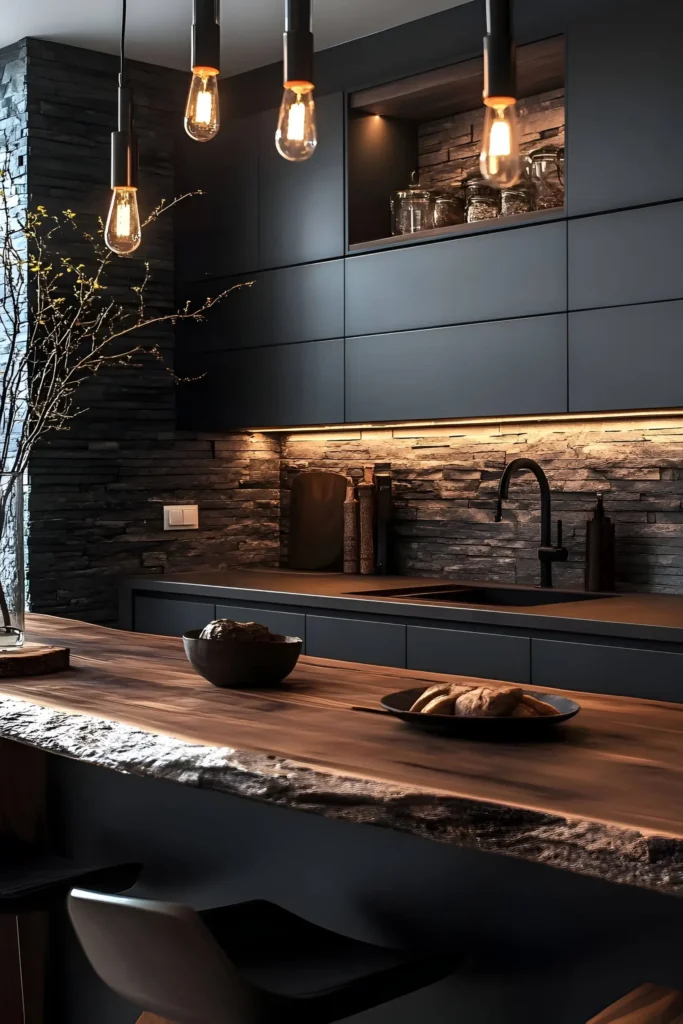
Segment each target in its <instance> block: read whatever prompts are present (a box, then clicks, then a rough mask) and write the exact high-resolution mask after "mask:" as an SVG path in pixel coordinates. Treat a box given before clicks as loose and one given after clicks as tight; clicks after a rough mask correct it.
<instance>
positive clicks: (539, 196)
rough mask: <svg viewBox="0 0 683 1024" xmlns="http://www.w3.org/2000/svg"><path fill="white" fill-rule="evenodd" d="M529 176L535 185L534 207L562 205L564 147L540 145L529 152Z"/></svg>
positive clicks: (539, 208) (547, 208) (546, 207)
mask: <svg viewBox="0 0 683 1024" xmlns="http://www.w3.org/2000/svg"><path fill="white" fill-rule="evenodd" d="M529 176H530V178H531V180H532V181H533V182H534V184H535V185H536V209H537V210H553V209H555V208H556V207H558V206H564V147H559V146H542V147H541V148H540V149H534V150H533V152H531V153H529Z"/></svg>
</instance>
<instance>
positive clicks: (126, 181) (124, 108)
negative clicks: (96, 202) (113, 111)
mask: <svg viewBox="0 0 683 1024" xmlns="http://www.w3.org/2000/svg"><path fill="white" fill-rule="evenodd" d="M137 186H138V146H137V140H136V138H135V133H134V132H133V96H132V93H131V91H130V89H129V88H128V87H127V86H125V85H123V84H122V80H121V76H120V75H119V127H118V131H115V132H112V133H111V187H112V188H137Z"/></svg>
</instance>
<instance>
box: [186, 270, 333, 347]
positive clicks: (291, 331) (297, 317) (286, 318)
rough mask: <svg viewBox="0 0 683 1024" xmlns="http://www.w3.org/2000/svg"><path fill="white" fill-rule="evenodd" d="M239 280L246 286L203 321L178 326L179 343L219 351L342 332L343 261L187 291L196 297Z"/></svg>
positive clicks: (320, 339) (232, 280) (279, 343)
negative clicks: (179, 329) (208, 288)
mask: <svg viewBox="0 0 683 1024" xmlns="http://www.w3.org/2000/svg"><path fill="white" fill-rule="evenodd" d="M243 282H246V285H247V286H245V287H242V288H237V289H236V290H235V291H234V292H233V293H232V294H231V295H228V296H226V298H225V299H224V300H223V301H222V302H221V303H220V304H219V305H218V306H216V307H215V309H213V310H211V312H209V313H208V314H207V316H206V320H205V321H204V322H203V323H195V322H194V321H189V322H186V323H185V324H182V325H179V327H180V328H182V330H181V331H179V337H180V338H181V340H180V342H179V344H181V345H183V344H187V345H188V346H189V347H190V348H194V349H195V350H196V351H220V350H223V349H233V348H252V347H254V348H257V347H259V346H263V345H290V344H292V343H295V342H299V341H322V340H324V339H327V338H340V337H341V336H342V335H343V334H344V261H343V260H330V261H329V262H326V263H311V264H307V265H306V266H301V267H286V268H285V269H283V270H269V271H267V272H266V273H262V274H254V275H251V276H250V277H246V278H245V277H240V278H228V279H225V278H223V279H222V280H220V281H214V282H212V287H211V290H210V291H208V290H207V287H206V285H204V286H200V287H195V288H194V289H193V290H192V293H191V296H192V298H193V299H195V300H197V301H202V300H204V299H205V298H206V295H207V294H215V293H217V292H219V291H221V290H222V289H224V288H230V287H232V286H233V285H238V284H241V283H243ZM249 282H251V283H249Z"/></svg>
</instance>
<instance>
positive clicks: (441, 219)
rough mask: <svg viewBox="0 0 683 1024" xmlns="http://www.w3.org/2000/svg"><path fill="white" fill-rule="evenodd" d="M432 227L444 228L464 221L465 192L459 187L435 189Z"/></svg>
mask: <svg viewBox="0 0 683 1024" xmlns="http://www.w3.org/2000/svg"><path fill="white" fill-rule="evenodd" d="M433 195H434V227H435V228H445V227H450V226H451V225H453V224H464V222H465V193H464V192H463V190H462V189H461V188H458V187H457V186H453V187H451V188H442V189H435V190H434V192H433Z"/></svg>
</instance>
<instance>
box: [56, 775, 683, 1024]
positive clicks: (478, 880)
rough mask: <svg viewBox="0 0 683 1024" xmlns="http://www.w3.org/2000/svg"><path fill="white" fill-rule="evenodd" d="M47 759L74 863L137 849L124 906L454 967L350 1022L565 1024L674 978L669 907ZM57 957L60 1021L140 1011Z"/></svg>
mask: <svg viewBox="0 0 683 1024" xmlns="http://www.w3.org/2000/svg"><path fill="white" fill-rule="evenodd" d="M48 762H49V765H50V779H51V795H52V806H53V812H54V815H55V818H56V820H58V821H59V822H60V823H61V826H62V829H63V834H64V838H65V841H67V842H69V843H73V844H74V850H73V852H74V854H76V853H78V854H79V855H81V856H97V855H98V854H99V853H101V852H102V851H103V850H106V851H107V852H108V853H109V854H111V853H112V852H113V853H115V854H116V856H117V857H120V858H124V857H125V856H127V855H130V854H131V853H132V851H136V853H137V855H138V856H139V857H140V859H141V860H142V861H143V862H144V864H145V869H144V870H143V874H142V876H141V880H140V882H139V884H138V886H137V887H136V890H135V891H134V893H133V895H139V896H141V897H143V898H145V897H147V898H152V899H169V900H175V901H178V902H184V903H188V904H189V905H191V906H194V907H196V908H197V909H203V908H206V907H211V906H223V905H226V904H230V903H236V902H241V901H243V900H246V899H252V898H264V899H268V900H271V901H272V902H274V903H277V904H279V905H281V906H284V907H285V908H286V909H288V910H291V911H292V912H294V913H297V914H299V915H300V916H302V917H304V918H306V919H309V920H311V921H313V922H314V923H316V924H318V925H320V926H323V927H327V928H330V929H332V930H334V931H337V932H340V933H342V934H346V935H350V936H352V937H353V938H357V939H362V940H364V941H368V942H374V943H377V944H380V945H386V946H389V947H396V948H414V947H420V948H436V949H438V950H448V951H450V950H453V951H454V953H455V954H456V955H457V954H463V953H464V954H465V955H466V958H467V963H463V964H462V966H461V968H459V969H457V970H456V972H455V973H454V975H453V976H452V977H451V978H450V979H448V980H447V981H444V982H442V983H440V984H438V985H435V986H433V987H432V988H430V989H428V990H425V991H424V993H422V994H416V995H415V996H412V997H407V998H406V999H404V1000H401V1001H399V1002H396V1003H393V1004H390V1005H389V1006H387V1007H386V1008H382V1009H377V1010H375V1011H373V1012H372V1014H371V1015H370V1014H368V1015H367V1016H362V1017H359V1018H357V1020H358V1024H411V1022H414V1021H415V1020H416V1019H418V1020H424V1021H429V1022H430V1024H447V1022H448V1021H453V1020H459V1021H467V1022H471V1024H482V1022H486V1024H548V1021H549V1020H552V1021H553V1024H578V1022H581V1021H586V1020H588V1019H589V1018H590V1017H592V1016H594V1015H595V1014H596V1013H598V1012H599V1011H600V1010H602V1009H603V1008H604V1007H605V1006H607V1005H608V1004H609V1003H610V1002H612V1001H613V1000H614V999H615V998H616V997H617V996H618V995H620V994H622V993H624V992H627V991H628V990H629V989H630V988H632V987H633V984H634V979H638V978H641V977H643V976H644V977H654V976H656V977H657V978H658V979H661V983H662V984H666V985H669V986H671V987H675V986H677V985H679V984H680V982H681V980H682V979H681V938H680V936H681V934H683V903H682V902H681V901H679V900H677V899H673V898H671V897H668V898H667V897H662V896H660V895H658V894H656V893H652V892H648V891H646V890H643V889H633V888H628V887H623V886H614V885H609V884H606V883H604V882H600V881H597V880H595V879H591V878H585V877H580V876H578V875H575V874H570V873H567V872H564V871H556V870H553V869H552V868H548V867H545V866H544V865H542V864H530V863H527V862H525V861H522V860H517V859H514V858H507V857H499V856H497V855H490V854H486V853H482V852H481V851H478V850H467V849H462V848H458V847H454V846H452V845H445V844H441V843H435V842H429V841H426V840H425V839H423V838H418V837H415V836H412V835H408V834H405V833H397V832H395V831H392V830H388V829H379V828H366V827H365V826H363V825H357V824H353V823H345V822H340V821H332V820H328V819H325V818H322V817H319V816H317V815H315V814H301V813H298V812H297V811H296V810H293V809H291V808H288V807H274V806H266V805H264V804H261V803H259V802H257V801H254V800H244V799H242V798H239V797H233V796H230V795H226V794H223V793H219V792H215V791H210V790H205V789H201V788H192V787H189V786H183V785H178V784H177V783H175V782H168V781H159V780H155V779H150V778H137V777H135V776H131V775H125V774H121V773H119V772H114V771H109V770H105V769H101V768H97V767H93V766H90V765H87V764H83V763H81V762H78V761H75V760H69V759H66V758H61V757H49V758H48ZM70 942H71V939H70V938H69V937H68V935H65V945H67V946H68V945H69V944H70ZM70 959H71V967H70V969H69V970H67V972H66V974H65V975H63V976H61V977H63V978H64V982H63V984H64V987H65V989H67V991H68V1002H67V1003H66V1007H65V1008H66V1009H67V1010H68V1011H69V1014H68V1015H67V1014H65V1016H64V1018H63V1019H65V1020H68V1021H69V1024H93V1022H94V1021H105V1020H106V1021H107V1024H135V1021H136V1019H137V1014H134V1013H133V1012H132V1009H131V1008H126V1007H125V1006H124V1005H123V1004H121V1015H120V1016H116V1015H115V1013H114V1011H113V1009H112V1008H111V1006H112V1004H111V1002H110V1000H111V999H112V998H113V997H112V996H111V994H110V993H109V992H108V991H107V990H106V989H105V988H104V986H101V988H97V984H96V981H95V979H91V981H90V983H87V984H86V981H87V979H85V978H84V974H83V971H84V970H85V967H84V965H83V962H82V960H81V959H80V957H75V956H74V957H73V958H70ZM558 994H561V998H559V995H558ZM64 998H65V999H66V998H67V996H66V995H65V996H64ZM100 1000H101V1001H100ZM106 1010H108V1011H109V1012H105V1011H106ZM124 1010H127V1013H128V1016H126V1015H124ZM354 1024H355V1022H354Z"/></svg>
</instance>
